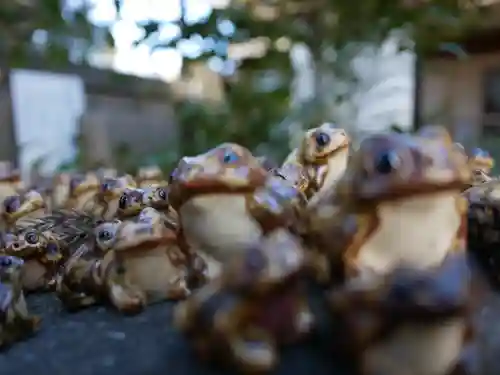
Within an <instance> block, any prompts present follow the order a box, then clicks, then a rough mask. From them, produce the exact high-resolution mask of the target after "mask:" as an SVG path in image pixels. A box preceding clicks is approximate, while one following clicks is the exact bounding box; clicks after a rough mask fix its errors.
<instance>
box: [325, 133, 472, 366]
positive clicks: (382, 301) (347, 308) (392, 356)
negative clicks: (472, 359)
mask: <svg viewBox="0 0 500 375" xmlns="http://www.w3.org/2000/svg"><path fill="white" fill-rule="evenodd" d="M469 178H470V170H469V168H468V166H467V163H466V159H465V158H464V155H463V153H461V152H459V151H458V150H457V149H456V148H455V147H454V146H453V143H452V142H450V141H447V140H446V139H444V138H443V137H441V136H437V137H432V136H431V135H429V133H426V134H424V135H423V136H411V135H407V134H388V135H375V136H371V137H368V138H367V139H365V140H364V141H363V142H362V143H361V145H360V148H359V150H358V151H357V152H356V153H355V154H354V155H353V157H352V160H351V161H350V163H349V166H348V168H347V170H346V173H345V175H344V177H343V178H342V179H341V180H340V181H339V183H338V185H337V186H338V192H337V194H338V195H337V200H338V205H339V207H340V208H339V211H338V212H337V215H336V216H335V217H334V220H333V222H335V223H336V225H333V226H330V227H328V228H327V229H326V227H325V229H326V232H324V242H323V245H326V246H329V251H330V256H331V257H332V258H335V257H337V256H340V257H341V259H342V264H343V265H344V272H345V283H344V284H343V286H341V287H338V288H336V289H334V292H333V293H332V295H331V302H332V306H334V311H336V312H339V311H340V312H341V314H343V316H344V319H345V322H346V327H350V329H351V331H352V332H351V334H350V336H349V339H351V340H352V341H353V342H355V345H354V346H353V347H355V349H356V352H357V353H358V354H359V364H360V366H361V367H362V369H363V371H364V373H365V374H370V375H371V374H384V375H399V374H401V373H402V372H403V373H405V374H408V375H444V374H463V373H466V372H461V371H465V370H464V368H463V366H462V365H463V363H462V357H461V354H462V351H463V349H464V348H465V347H466V346H467V344H468V342H467V340H468V339H470V336H469V335H468V334H469V333H470V332H471V331H470V317H469V316H468V308H469V304H470V301H471V299H470V297H471V294H470V284H469V281H470V277H469V270H468V267H467V261H466V255H465V248H466V243H465V241H466V223H467V222H466V210H467V204H466V202H465V200H464V199H463V198H462V196H461V194H460V192H461V190H462V189H463V187H464V186H465V185H466V184H467V182H468V180H469ZM327 239H330V245H327V243H326V240H327ZM347 341H349V340H347Z"/></svg>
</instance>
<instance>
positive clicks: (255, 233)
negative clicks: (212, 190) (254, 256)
mask: <svg viewBox="0 0 500 375" xmlns="http://www.w3.org/2000/svg"><path fill="white" fill-rule="evenodd" d="M179 213H180V217H181V223H182V228H183V232H184V235H185V237H186V241H187V243H188V245H190V246H191V247H192V248H193V249H195V250H196V251H199V252H200V253H202V254H203V253H206V254H207V255H208V256H209V257H210V258H213V260H214V261H218V262H224V261H225V260H227V259H228V258H229V257H230V256H231V254H232V253H234V252H238V251H242V250H244V249H245V248H247V247H248V246H251V245H253V244H255V243H256V242H257V241H258V240H259V238H260V237H261V236H262V230H261V228H260V226H259V224H258V223H257V222H256V221H255V220H254V219H253V218H252V217H251V216H250V215H249V213H248V212H247V207H246V202H245V197H244V196H241V195H236V194H235V195H220V194H213V195H203V196H198V197H195V198H193V199H191V200H189V201H188V202H187V203H185V204H184V205H183V206H182V207H181V208H180V212H179ZM207 258H208V257H207Z"/></svg>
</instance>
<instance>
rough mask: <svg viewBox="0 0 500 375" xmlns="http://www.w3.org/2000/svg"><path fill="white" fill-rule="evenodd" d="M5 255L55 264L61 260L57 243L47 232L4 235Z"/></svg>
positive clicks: (59, 247)
mask: <svg viewBox="0 0 500 375" xmlns="http://www.w3.org/2000/svg"><path fill="white" fill-rule="evenodd" d="M4 242H5V253H6V254H8V255H12V256H16V257H18V258H21V259H25V260H27V259H31V258H37V259H40V260H43V261H48V262H51V263H57V262H59V261H60V260H61V259H62V258H63V251H62V248H61V246H60V244H59V242H58V241H57V240H56V239H55V238H54V237H53V236H51V235H50V233H48V232H38V231H35V230H31V229H27V230H24V231H21V232H18V233H15V234H14V233H7V234H5V235H4Z"/></svg>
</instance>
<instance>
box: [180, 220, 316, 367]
mask: <svg viewBox="0 0 500 375" xmlns="http://www.w3.org/2000/svg"><path fill="white" fill-rule="evenodd" d="M304 265H305V252H304V250H303V249H302V247H301V244H300V242H299V241H298V240H297V239H296V238H295V237H293V236H292V235H291V234H290V233H289V232H288V231H287V230H286V229H283V228H280V229H277V230H275V231H272V232H271V233H269V234H268V235H267V236H265V237H263V238H262V239H261V240H259V242H258V243H256V244H254V245H253V246H251V247H249V248H247V249H245V250H244V251H242V252H240V253H237V254H236V255H235V257H234V258H232V259H231V261H230V262H228V263H226V264H224V266H223V271H222V274H221V277H220V278H219V279H216V280H213V281H212V282H211V283H210V284H208V285H206V286H204V287H202V288H201V289H199V290H197V291H195V292H194V293H193V294H192V295H191V296H190V297H189V298H188V299H187V300H186V301H183V302H181V303H180V304H179V305H178V306H177V308H176V310H175V315H174V316H175V318H174V322H175V324H176V325H177V327H179V328H180V329H181V330H182V331H183V332H184V333H185V334H186V335H187V336H188V338H190V339H191V340H192V343H193V344H194V346H195V349H196V350H197V351H198V353H199V354H200V355H201V356H202V358H205V359H210V360H218V361H222V362H223V363H224V364H226V365H227V364H229V365H233V366H234V365H236V367H237V369H238V370H241V371H242V372H243V373H246V374H253V373H259V374H260V373H263V372H267V371H270V370H272V369H273V368H274V367H275V366H276V364H277V362H278V360H279V358H278V357H279V354H278V350H279V349H278V348H279V347H280V346H281V345H285V344H292V343H294V342H296V341H297V340H299V339H301V338H303V337H304V335H306V334H308V333H309V332H310V330H311V328H312V325H313V322H314V319H313V316H312V313H311V311H310V310H309V306H308V304H307V302H306V298H305V295H304V290H303V289H302V285H301V280H300V278H299V277H298V276H299V275H300V273H301V271H303V267H304Z"/></svg>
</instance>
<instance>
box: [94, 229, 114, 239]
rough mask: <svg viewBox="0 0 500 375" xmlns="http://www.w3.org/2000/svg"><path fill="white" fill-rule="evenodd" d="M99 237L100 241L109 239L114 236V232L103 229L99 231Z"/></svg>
mask: <svg viewBox="0 0 500 375" xmlns="http://www.w3.org/2000/svg"><path fill="white" fill-rule="evenodd" d="M97 237H98V238H99V241H109V240H111V239H112V238H113V233H111V232H110V231H109V230H104V229H103V230H101V231H99V234H98V235H97Z"/></svg>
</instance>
